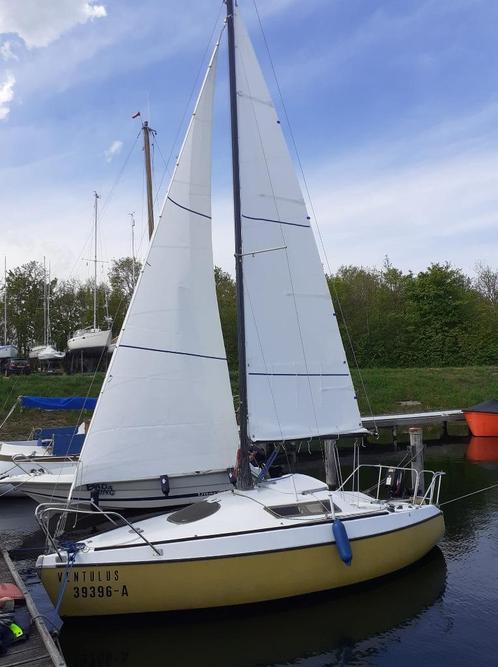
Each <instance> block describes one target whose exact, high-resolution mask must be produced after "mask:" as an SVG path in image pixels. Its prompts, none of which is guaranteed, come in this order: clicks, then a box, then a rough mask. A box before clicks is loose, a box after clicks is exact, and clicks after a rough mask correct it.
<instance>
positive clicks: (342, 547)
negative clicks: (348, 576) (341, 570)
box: [332, 519, 353, 565]
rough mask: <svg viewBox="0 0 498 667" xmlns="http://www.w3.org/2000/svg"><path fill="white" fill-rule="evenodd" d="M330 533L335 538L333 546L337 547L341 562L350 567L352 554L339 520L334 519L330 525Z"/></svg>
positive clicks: (342, 525)
mask: <svg viewBox="0 0 498 667" xmlns="http://www.w3.org/2000/svg"><path fill="white" fill-rule="evenodd" d="M332 532H333V534H334V538H335V546H336V547H337V551H338V552H339V556H340V557H341V560H342V561H343V563H345V564H346V565H351V561H352V560H353V552H352V551H351V545H350V543H349V537H348V534H347V532H346V529H345V528H344V524H343V523H342V521H341V520H340V519H336V520H335V521H334V523H333V524H332Z"/></svg>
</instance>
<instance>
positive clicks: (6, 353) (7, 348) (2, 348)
mask: <svg viewBox="0 0 498 667" xmlns="http://www.w3.org/2000/svg"><path fill="white" fill-rule="evenodd" d="M7 340H8V327H7V258H5V263H4V273H3V345H0V368H1V367H2V365H3V363H4V362H5V361H7V359H15V358H16V357H17V354H18V349H17V347H16V346H15V345H9V344H8V343H7Z"/></svg>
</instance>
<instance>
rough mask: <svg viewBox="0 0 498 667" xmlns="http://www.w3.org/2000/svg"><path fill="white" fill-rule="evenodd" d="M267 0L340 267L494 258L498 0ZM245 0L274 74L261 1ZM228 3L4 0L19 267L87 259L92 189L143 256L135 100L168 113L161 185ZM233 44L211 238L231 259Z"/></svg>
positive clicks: (1, 41) (310, 175)
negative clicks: (133, 227)
mask: <svg viewBox="0 0 498 667" xmlns="http://www.w3.org/2000/svg"><path fill="white" fill-rule="evenodd" d="M257 4H258V7H259V9H260V12H261V16H262V21H263V26H264V29H265V32H266V36H267V39H268V42H269V44H270V50H271V54H272V58H273V61H274V65H275V69H276V72H277V76H278V80H279V84H280V87H281V89H282V92H283V96H284V99H285V103H286V106H287V111H288V114H289V117H290V120H291V124H292V129H293V132H294V135H295V138H296V142H297V145H298V148H299V154H300V157H301V161H302V163H303V166H304V171H305V174H306V178H307V181H308V184H309V186H310V192H311V195H312V200H313V206H314V210H315V212H316V214H317V218H318V221H319V225H320V229H321V232H322V235H323V238H324V241H325V247H326V251H327V255H328V260H329V262H330V266H331V268H332V270H335V269H336V268H337V267H338V266H339V265H341V264H348V263H353V264H362V265H369V266H370V265H377V266H380V265H381V264H382V262H383V258H384V256H385V255H386V254H387V255H389V257H390V259H391V261H392V262H393V263H394V264H395V265H396V266H399V267H401V268H403V269H405V270H408V269H413V270H415V271H418V270H421V269H423V268H425V267H426V266H427V265H428V264H429V263H430V262H433V261H444V260H449V261H451V262H452V263H453V264H454V265H456V266H459V267H461V268H463V269H464V270H465V271H466V272H467V273H469V274H470V273H472V271H473V268H474V265H475V262H476V261H482V262H484V263H485V264H490V265H491V266H493V267H496V266H497V265H498V261H497V256H498V252H497V251H498V42H497V40H496V26H497V25H498V3H497V2H495V0H347V1H346V0H257ZM240 5H241V10H242V12H243V14H244V16H245V18H246V21H247V22H248V24H249V28H250V32H251V34H252V36H253V39H254V41H255V45H256V48H257V50H258V53H260V54H261V60H262V64H263V67H264V69H265V71H266V72H267V73H268V79H269V83H270V87H271V88H272V90H273V91H275V92H276V89H275V82H274V80H273V79H272V75H271V69H270V67H269V63H268V58H267V55H266V52H265V49H264V44H263V42H262V38H261V33H260V31H259V27H258V23H257V21H256V17H255V11H254V4H253V0H240ZM222 13H223V8H222V3H221V0H219V1H218V0H189V1H188V2H178V0H176V1H175V2H173V1H172V0H141V2H140V4H139V5H138V4H137V2H136V1H131V0H93V1H91V0H50V1H48V0H45V1H42V0H15V2H14V1H13V0H0V145H1V147H2V149H1V151H0V255H7V261H8V264H9V265H10V266H12V265H17V264H20V263H22V262H25V261H28V260H31V259H38V260H41V259H42V258H43V256H44V255H45V256H46V257H47V259H50V261H51V263H52V267H53V272H54V273H55V274H57V275H59V276H60V277H70V276H75V275H77V276H80V277H83V278H84V277H86V276H87V275H89V274H90V272H91V268H90V267H88V266H87V265H86V263H85V261H84V260H82V259H81V258H84V257H88V256H89V253H90V248H89V243H88V242H89V237H90V234H91V217H92V193H93V191H94V190H97V191H98V192H99V193H100V194H102V206H103V209H102V220H101V240H100V245H101V250H102V256H103V258H104V259H106V260H109V259H111V258H112V257H119V256H122V255H124V254H129V252H130V225H129V215H128V214H129V212H130V211H135V213H136V219H137V236H138V237H139V238H140V237H143V236H144V233H145V226H146V221H145V206H144V204H145V201H144V187H143V168H142V159H143V158H142V153H141V149H140V142H136V141H135V140H136V137H137V134H138V132H139V129H140V125H139V122H138V121H136V120H135V121H134V120H132V119H131V115H132V113H133V112H134V111H137V110H141V111H142V113H143V114H144V116H146V117H149V118H150V123H151V125H152V127H154V128H155V129H156V130H157V131H158V135H157V143H158V148H157V149H156V151H155V179H156V185H158V184H159V183H160V182H161V179H162V177H163V172H164V163H163V159H162V156H163V157H164V158H166V159H167V158H168V156H169V155H170V154H172V155H173V156H174V155H175V152H176V150H177V149H178V145H179V142H180V141H181V138H182V134H183V131H184V128H185V125H186V120H187V117H188V112H189V111H190V110H191V105H192V99H191V93H192V90H193V89H194V88H195V85H196V82H197V84H198V82H199V76H201V75H202V73H203V67H204V65H205V64H206V60H207V52H206V48H207V46H208V44H209V39H210V36H211V34H212V31H213V28H214V27H215V25H217V26H220V25H221V18H220V17H221V14H222ZM217 18H218V21H217ZM223 56H224V54H222V58H221V60H220V66H219V79H218V82H219V85H218V94H217V102H216V108H217V117H216V125H215V144H216V150H215V154H214V174H213V196H214V201H213V212H214V246H215V260H216V261H217V263H219V264H221V265H222V266H223V267H224V268H225V269H227V270H230V271H231V270H232V262H233V259H232V258H233V249H232V247H233V240H232V224H231V220H230V212H231V202H230V164H229V151H228V149H229V145H228V141H227V137H228V135H227V123H228V118H227V100H226V91H227V88H226V78H227V77H226V63H225V59H224V57H223ZM189 101H190V104H189ZM277 103H278V104H279V100H278V98H277ZM127 158H128V159H127ZM126 160H127V162H126V167H124V168H123V165H124V163H125V161H126ZM166 184H167V179H163V180H162V187H161V188H160V192H159V195H158V203H160V202H161V201H162V198H163V196H164V189H165V186H166ZM141 250H142V251H143V250H144V244H142V246H141ZM103 266H104V267H105V266H106V265H103Z"/></svg>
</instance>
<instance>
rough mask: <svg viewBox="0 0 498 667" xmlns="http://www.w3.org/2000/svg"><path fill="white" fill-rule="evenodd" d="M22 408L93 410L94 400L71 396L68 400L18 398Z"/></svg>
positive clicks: (36, 397) (41, 397) (37, 397)
mask: <svg viewBox="0 0 498 667" xmlns="http://www.w3.org/2000/svg"><path fill="white" fill-rule="evenodd" d="M19 401H20V403H21V406H22V407H23V408H41V409H42V410H83V409H84V410H94V409H95V405H96V403H97V399H96V398H90V397H86V398H85V397H84V396H71V397H70V398H54V397H52V396H50V397H47V396H20V397H19Z"/></svg>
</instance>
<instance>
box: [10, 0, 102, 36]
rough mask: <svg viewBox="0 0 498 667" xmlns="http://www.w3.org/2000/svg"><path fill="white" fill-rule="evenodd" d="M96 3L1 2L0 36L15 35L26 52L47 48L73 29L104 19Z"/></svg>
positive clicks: (87, 0)
mask: <svg viewBox="0 0 498 667" xmlns="http://www.w3.org/2000/svg"><path fill="white" fill-rule="evenodd" d="M96 1H97V0H49V1H48V2H47V1H44V2H41V1H40V0H22V1H17V2H15V1H14V2H13V1H12V0H0V34H1V33H14V34H17V35H19V37H21V39H22V40H23V41H24V42H25V44H26V46H27V47H28V48H34V47H41V46H47V45H48V44H50V43H51V42H53V41H55V40H56V39H58V37H60V35H62V34H63V33H64V32H66V31H67V30H70V29H71V28H73V27H74V26H76V25H78V24H81V23H86V22H87V21H91V20H93V19H97V18H103V17H104V16H106V15H107V11H106V9H105V7H104V5H101V4H96Z"/></svg>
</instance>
